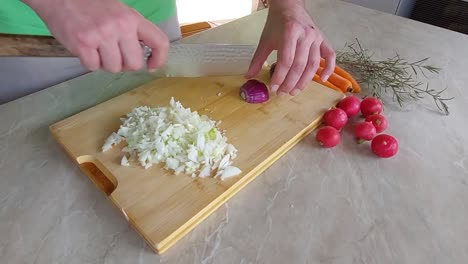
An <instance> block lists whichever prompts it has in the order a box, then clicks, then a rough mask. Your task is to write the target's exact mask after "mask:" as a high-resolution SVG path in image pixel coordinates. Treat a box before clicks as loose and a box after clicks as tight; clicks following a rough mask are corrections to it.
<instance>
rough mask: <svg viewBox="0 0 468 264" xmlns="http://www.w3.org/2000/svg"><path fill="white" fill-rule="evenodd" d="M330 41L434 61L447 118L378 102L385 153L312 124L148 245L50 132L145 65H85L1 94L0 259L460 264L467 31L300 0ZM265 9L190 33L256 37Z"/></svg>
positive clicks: (128, 82)
mask: <svg viewBox="0 0 468 264" xmlns="http://www.w3.org/2000/svg"><path fill="white" fill-rule="evenodd" d="M308 8H309V10H310V11H311V13H312V14H313V16H314V18H315V20H316V21H317V23H318V24H319V25H320V26H321V29H322V30H323V31H324V32H325V34H326V35H327V36H328V38H329V39H330V41H331V42H332V43H333V45H334V46H335V47H336V48H341V47H342V46H343V45H344V43H345V42H350V41H353V40H354V38H356V37H357V38H359V40H360V41H361V43H362V44H363V45H364V46H365V47H367V48H368V49H371V50H373V51H374V52H375V55H376V56H377V57H382V58H384V57H387V56H391V55H393V52H394V51H398V53H399V54H400V55H401V56H403V57H405V58H408V59H410V60H413V59H414V60H416V59H421V58H424V57H427V56H430V57H431V61H432V62H433V63H435V64H438V65H439V66H441V67H442V68H443V72H442V73H441V74H440V75H439V76H436V77H435V78H434V79H432V80H431V84H432V85H433V86H435V87H448V90H447V95H448V96H453V97H455V99H454V100H453V101H451V102H450V111H451V114H450V116H442V115H440V114H438V113H437V112H434V111H432V108H431V107H432V105H431V104H430V102H429V101H428V102H427V103H422V104H420V105H419V106H415V105H413V106H410V107H408V108H406V109H400V108H398V107H396V106H394V104H387V106H386V110H385V114H386V116H387V118H388V120H389V124H390V126H389V129H388V133H390V134H392V135H394V136H396V137H397V138H398V139H399V142H400V151H399V153H398V155H397V156H396V157H394V158H392V159H387V160H381V159H377V158H375V157H374V156H373V155H372V154H371V153H370V150H369V148H368V147H367V146H358V145H356V144H355V143H354V142H353V140H352V137H351V135H350V133H343V141H342V144H340V145H339V146H338V147H337V148H335V149H332V150H324V149H321V148H319V147H317V146H316V144H314V140H313V136H312V135H311V136H309V137H307V138H306V139H304V140H303V141H301V142H300V143H299V144H298V145H297V146H296V147H294V148H293V149H292V150H291V151H289V152H288V153H287V154H286V155H285V156H284V157H283V158H281V159H280V160H279V161H277V162H276V163H274V164H273V165H272V166H271V167H270V168H269V169H267V170H266V171H265V172H264V173H263V174H262V175H260V176H259V177H258V178H257V179H256V180H254V181H253V182H252V183H251V184H249V185H248V186H247V187H245V188H244V189H243V190H242V191H241V192H239V193H238V194H237V195H235V196H234V197H233V198H232V199H231V200H229V201H228V202H227V203H226V204H225V205H224V206H222V207H221V208H220V209H218V210H217V211H216V212H215V213H213V214H212V215H211V216H210V217H209V218H208V219H206V220H205V221H204V222H202V223H201V224H200V225H199V226H198V227H197V228H196V229H194V230H193V231H192V232H190V233H189V234H188V235H187V236H186V237H184V238H183V239H181V240H180V241H179V242H178V243H177V244H176V245H175V246H174V247H172V248H171V249H170V250H169V251H167V252H166V253H165V254H164V255H163V256H158V255H156V254H154V253H153V252H152V251H151V250H150V248H149V247H148V246H147V245H146V244H145V242H144V241H143V239H142V238H141V237H140V236H139V235H138V234H137V233H136V232H135V231H134V230H133V229H132V228H131V227H129V225H128V223H127V222H126V220H125V218H124V217H122V216H121V214H120V212H118V211H117V210H116V209H115V208H114V207H113V205H112V204H111V202H110V201H108V200H107V199H106V197H105V196H104V195H103V194H102V193H100V192H99V191H98V190H97V188H95V187H94V185H93V184H92V182H91V181H90V180H89V179H88V178H87V177H86V176H84V174H83V173H81V171H80V170H79V169H78V167H77V166H76V165H75V164H74V163H73V162H72V161H71V160H70V159H69V158H68V157H67V155H66V154H65V152H64V151H63V150H62V149H61V148H60V147H59V146H58V144H57V143H56V141H55V140H54V139H53V138H52V137H51V135H50V133H49V131H48V126H49V125H50V124H52V123H54V122H56V121H59V120H61V119H63V118H65V117H67V116H70V115H73V114H75V113H77V112H79V111H81V110H84V109H86V108H89V107H91V106H93V105H95V104H97V103H99V102H102V101H104V100H107V99H109V98H111V97H114V96H116V95H118V94H120V93H123V92H125V91H127V90H129V89H131V88H134V87H136V86H137V85H139V84H142V83H144V82H147V81H149V80H151V79H152V78H153V77H152V76H151V75H148V74H145V73H125V74H116V75H113V74H107V73H91V74H87V75H84V76H81V77H79V78H76V79H74V80H71V81H68V82H66V83H63V84H60V85H57V86H54V87H51V88H48V89H46V90H43V91H41V92H38V93H36V94H33V95H30V96H27V97H24V98H22V99H19V100H16V101H13V102H10V103H7V104H5V105H2V106H0V120H1V126H0V263H47V264H49V263H80V264H83V263H206V264H208V263H223V264H224V263H226V264H227V263H241V264H247V263H379V264H382V263H399V264H401V263H425V264H428V263H467V262H468V240H467V239H466V238H467V237H468V225H467V219H468V149H467V146H468V133H467V132H468V122H467V116H468V105H467V103H466V101H467V100H468V89H467V87H466V85H467V84H468V74H467V72H468V59H467V58H468V36H465V35H462V34H458V33H454V32H449V31H447V30H444V29H440V28H436V27H433V26H429V25H424V24H421V23H419V22H415V21H411V20H408V19H404V18H399V17H395V16H392V15H387V14H383V13H380V12H377V11H373V10H369V9H365V8H362V7H358V6H354V5H351V4H346V3H343V2H340V1H336V0H320V1H312V0H310V1H308ZM265 18H266V13H265V11H262V12H258V13H256V14H254V15H251V16H248V17H245V18H242V19H239V20H237V21H234V22H232V23H229V24H226V25H223V26H220V27H217V28H215V29H212V30H210V31H208V32H204V33H201V34H199V35H196V36H193V37H191V38H188V39H186V40H184V41H187V42H189V41H190V42H217V41H221V42H231V43H256V42H257V41H258V39H259V34H260V32H261V29H262V27H263V23H264V21H265Z"/></svg>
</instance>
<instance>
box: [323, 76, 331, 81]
mask: <svg viewBox="0 0 468 264" xmlns="http://www.w3.org/2000/svg"><path fill="white" fill-rule="evenodd" d="M328 78H330V75H325V76H323V78H322V81H324V82H326V81H328Z"/></svg>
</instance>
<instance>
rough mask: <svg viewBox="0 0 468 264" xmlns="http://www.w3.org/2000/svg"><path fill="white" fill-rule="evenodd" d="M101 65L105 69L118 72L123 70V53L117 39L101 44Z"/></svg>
mask: <svg viewBox="0 0 468 264" xmlns="http://www.w3.org/2000/svg"><path fill="white" fill-rule="evenodd" d="M98 50H99V55H100V57H101V64H102V65H101V66H102V68H103V69H104V70H105V71H109V72H113V73H117V72H120V71H122V55H121V54H120V48H119V45H118V43H117V42H116V41H110V42H107V43H104V44H102V45H100V46H99V49H98Z"/></svg>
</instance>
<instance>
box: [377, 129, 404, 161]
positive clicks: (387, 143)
mask: <svg viewBox="0 0 468 264" xmlns="http://www.w3.org/2000/svg"><path fill="white" fill-rule="evenodd" d="M371 149H372V152H374V154H375V155H377V156H379V157H381V158H390V157H393V156H395V154H396V153H397V152H398V141H397V140H396V139H395V138H394V137H392V136H390V135H387V134H381V135H378V136H376V137H375V138H374V139H373V140H372V143H371Z"/></svg>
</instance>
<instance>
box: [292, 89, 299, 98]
mask: <svg viewBox="0 0 468 264" xmlns="http://www.w3.org/2000/svg"><path fill="white" fill-rule="evenodd" d="M300 92H301V90H299V89H294V90H292V91H291V95H292V96H296V95H298V94H299V93H300Z"/></svg>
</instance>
